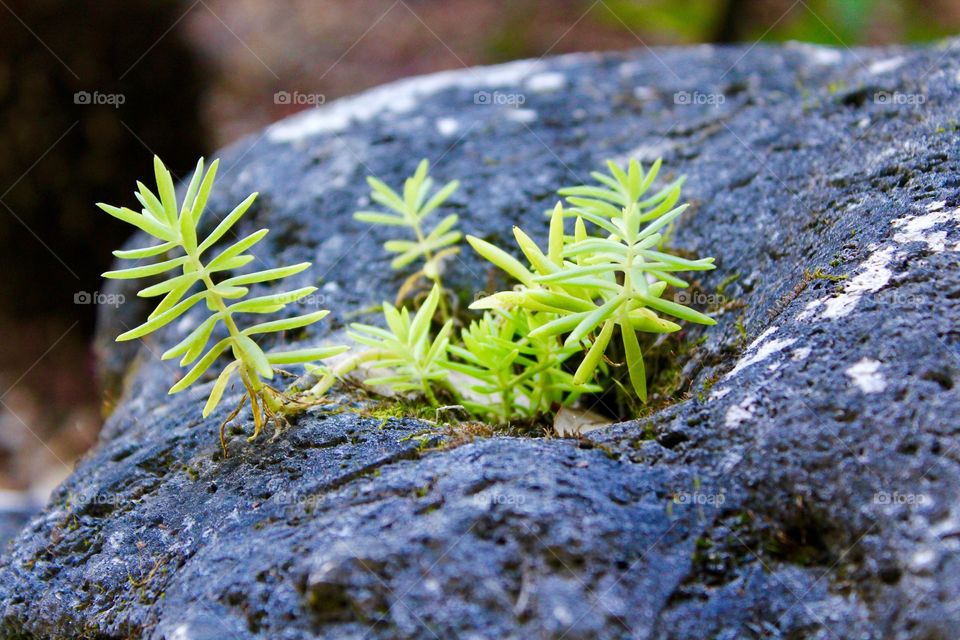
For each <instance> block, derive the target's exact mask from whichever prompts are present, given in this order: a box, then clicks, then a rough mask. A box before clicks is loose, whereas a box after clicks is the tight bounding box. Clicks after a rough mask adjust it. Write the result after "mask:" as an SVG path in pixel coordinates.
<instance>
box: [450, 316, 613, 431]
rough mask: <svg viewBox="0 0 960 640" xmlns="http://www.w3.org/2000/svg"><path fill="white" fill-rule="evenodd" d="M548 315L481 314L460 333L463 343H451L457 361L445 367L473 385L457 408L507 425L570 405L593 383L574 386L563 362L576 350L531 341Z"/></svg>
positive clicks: (541, 340) (550, 340)
mask: <svg viewBox="0 0 960 640" xmlns="http://www.w3.org/2000/svg"><path fill="white" fill-rule="evenodd" d="M551 317H552V315H550V314H538V313H534V312H531V311H528V310H525V309H516V310H513V311H505V310H497V311H495V312H489V311H488V312H485V313H484V314H483V317H482V318H480V319H479V320H475V321H474V322H471V323H470V326H468V327H466V328H464V329H463V331H462V332H461V334H460V339H461V342H462V345H459V344H452V345H450V353H451V354H452V355H454V356H456V357H457V358H458V359H459V361H452V360H451V361H450V362H448V363H447V366H448V367H449V368H450V369H451V370H453V371H456V372H458V373H460V374H462V375H466V376H468V377H469V378H470V379H472V380H473V381H474V384H473V385H472V386H471V387H470V391H471V392H472V394H473V396H474V397H475V398H477V399H469V397H467V396H466V394H465V398H464V399H463V400H462V401H461V404H462V405H463V406H464V407H466V408H467V410H468V411H470V412H471V413H473V414H474V415H479V416H484V417H489V418H493V419H496V420H499V421H509V420H511V419H513V418H515V417H527V418H529V417H534V416H537V415H539V414H545V413H548V412H549V411H551V410H552V409H553V407H554V406H558V405H562V404H572V403H573V402H575V401H576V399H577V398H578V397H579V396H580V395H581V394H583V393H587V392H595V391H600V390H601V388H600V387H599V386H595V385H575V384H574V383H573V375H572V374H571V373H569V372H567V371H565V370H564V369H563V363H564V362H565V361H566V360H568V359H569V358H571V357H572V356H575V355H576V354H577V353H579V352H580V349H579V347H577V346H573V347H566V346H563V345H562V344H561V343H560V341H559V340H557V339H556V338H555V337H545V338H544V337H541V338H533V337H531V335H530V334H531V330H532V329H535V328H537V326H538V325H539V324H541V323H543V322H546V321H547V320H548V319H549V318H551Z"/></svg>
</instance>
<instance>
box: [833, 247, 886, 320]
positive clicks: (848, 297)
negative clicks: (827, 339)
mask: <svg viewBox="0 0 960 640" xmlns="http://www.w3.org/2000/svg"><path fill="white" fill-rule="evenodd" d="M893 259H894V251H893V247H885V248H883V249H881V250H879V251H875V252H874V253H873V254H871V255H870V257H869V258H867V259H866V260H865V261H864V262H863V264H861V265H860V268H861V272H860V273H859V274H858V275H856V276H855V277H854V278H853V279H851V280H850V281H849V282H848V283H847V285H846V286H845V287H844V288H843V291H842V292H841V293H840V295H838V296H836V297H834V298H827V299H826V300H825V301H824V303H823V305H824V307H825V308H824V310H823V314H822V316H821V317H822V318H824V319H832V318H842V317H844V316H847V315H849V314H850V312H851V311H853V310H854V309H855V308H856V306H857V303H858V302H860V298H862V297H863V296H864V295H865V294H867V293H873V292H875V291H879V290H880V289H882V288H883V287H885V286H887V283H888V282H890V278H891V277H892V276H893V272H892V271H890V269H889V267H890V263H891V262H893Z"/></svg>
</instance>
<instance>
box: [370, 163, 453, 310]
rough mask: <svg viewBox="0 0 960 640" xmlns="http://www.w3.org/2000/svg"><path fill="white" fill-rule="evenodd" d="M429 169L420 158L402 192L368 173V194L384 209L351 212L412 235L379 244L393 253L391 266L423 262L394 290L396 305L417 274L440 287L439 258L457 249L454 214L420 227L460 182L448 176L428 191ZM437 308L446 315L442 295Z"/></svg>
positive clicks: (411, 286) (431, 186) (440, 261)
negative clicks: (441, 183)
mask: <svg viewBox="0 0 960 640" xmlns="http://www.w3.org/2000/svg"><path fill="white" fill-rule="evenodd" d="M429 171H430V163H429V162H428V161H427V160H421V161H420V164H419V165H418V166H417V170H416V172H415V173H414V174H413V175H412V176H410V177H409V178H407V180H406V181H405V182H404V185H403V193H402V194H401V193H397V192H396V191H394V190H393V189H391V188H390V187H388V186H387V185H386V184H384V183H383V182H382V181H380V180H378V179H377V178H375V177H373V176H369V177H368V178H367V183H368V184H369V185H370V188H371V191H370V198H371V199H372V200H373V201H374V202H376V203H377V204H379V205H381V206H383V207H385V208H386V209H387V210H388V211H387V212H383V211H357V212H355V213H354V214H353V217H354V218H356V219H357V220H361V221H363V222H369V223H371V224H376V225H382V226H393V227H403V228H406V229H407V230H408V231H410V232H411V233H412V235H413V239H404V238H396V239H391V240H387V241H386V242H385V243H384V245H383V248H384V249H385V250H386V251H387V252H388V253H393V254H396V257H395V258H394V259H393V261H392V262H391V263H390V266H391V267H392V268H393V269H395V270H399V269H403V268H405V267H408V266H410V265H411V264H413V263H415V262H417V261H423V265H422V266H421V267H420V268H419V269H418V270H417V271H416V272H415V273H413V274H412V275H411V276H410V277H409V278H407V280H406V281H405V282H404V283H403V285H402V286H401V287H400V291H399V293H398V294H397V304H398V305H399V304H400V303H401V301H402V300H404V299H405V298H406V297H407V295H408V294H409V293H410V291H411V290H412V288H413V287H414V285H415V284H416V282H417V281H418V280H419V279H420V278H423V277H426V278H427V279H429V280H432V281H433V282H434V284H436V285H437V286H439V287H440V288H441V290H442V289H443V283H442V277H441V274H442V272H443V268H442V263H443V260H444V259H445V258H447V257H449V256H451V255H455V254H457V253H458V252H459V251H460V249H459V248H458V247H457V246H456V245H457V243H458V242H460V240H461V238H462V237H463V234H461V233H460V232H459V231H457V230H456V228H455V227H456V224H457V220H458V217H457V215H456V214H454V213H451V214H449V215H446V216H444V217H443V219H441V220H440V222H438V223H437V224H436V225H434V227H433V228H432V229H430V231H429V232H428V231H427V230H426V229H425V228H424V223H425V222H426V221H427V219H428V218H429V217H430V216H431V214H433V213H434V212H435V211H436V210H437V209H438V208H440V207H441V206H442V205H443V204H444V203H445V202H446V201H447V199H448V198H449V197H450V196H451V195H453V193H454V192H455V191H456V190H457V188H458V187H459V185H460V183H459V181H457V180H452V181H450V182H448V183H447V184H445V185H444V186H443V187H441V188H440V189H439V190H438V191H437V192H436V193H433V195H431V190H432V189H433V178H431V177H430V175H429ZM440 310H441V315H442V316H443V317H444V318H447V317H448V316H449V314H448V312H447V310H446V301H445V300H444V298H443V297H441V299H440Z"/></svg>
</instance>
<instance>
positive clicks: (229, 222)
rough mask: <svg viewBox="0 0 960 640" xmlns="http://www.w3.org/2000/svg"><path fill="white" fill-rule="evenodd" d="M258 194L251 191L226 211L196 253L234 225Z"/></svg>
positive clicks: (207, 246)
mask: <svg viewBox="0 0 960 640" xmlns="http://www.w3.org/2000/svg"><path fill="white" fill-rule="evenodd" d="M210 170H211V171H213V167H210ZM258 195H260V194H259V193H257V192H253V193H251V194H250V195H249V196H247V198H246V200H244V201H243V202H241V203H240V204H238V205H237V206H236V207H235V208H234V209H233V211H231V212H230V213H228V214H227V217H225V218H224V219H223V220H222V221H221V222H220V224H218V225H217V227H216V228H215V229H214V230H213V231H212V232H210V235H209V236H207V238H206V240H204V241H203V242H202V243H200V246H199V247H198V248H197V253H198V254H200V253H203V252H204V251H206V250H207V249H209V248H210V247H211V246H213V244H214V243H215V242H216V241H217V240H219V239H220V238H222V237H223V234H225V233H226V232H227V231H229V230H230V228H231V227H232V226H233V225H234V223H236V221H237V220H239V219H240V217H241V216H242V215H243V214H245V213H246V212H247V209H249V208H250V205H251V204H253V201H254V200H256V199H257V196H258Z"/></svg>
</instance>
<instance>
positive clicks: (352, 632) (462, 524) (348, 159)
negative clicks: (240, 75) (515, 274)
mask: <svg viewBox="0 0 960 640" xmlns="http://www.w3.org/2000/svg"><path fill="white" fill-rule="evenodd" d="M958 68H960V43H958V42H947V43H944V44H942V45H940V46H936V47H933V48H930V49H923V50H891V49H883V50H869V49H860V50H854V51H850V50H834V49H823V48H816V47H810V46H803V45H787V46H784V47H776V48H773V47H766V46H757V47H751V48H745V47H744V48H713V47H697V48H692V49H658V50H655V51H638V52H633V53H625V54H622V55H602V56H595V55H575V56H566V57H561V58H554V59H547V60H543V61H538V62H521V63H514V64H511V65H506V66H501V67H493V68H489V69H468V70H463V71H457V72H454V73H450V74H444V75H441V76H433V77H427V78H420V79H413V80H409V81H404V82H402V83H400V84H396V85H392V86H388V87H384V88H381V89H377V90H374V91H372V92H368V93H366V94H363V95H361V96H358V97H355V98H350V99H346V100H341V101H339V102H337V103H334V104H330V105H327V106H326V107H324V108H322V109H318V110H315V111H310V112H309V113H307V114H304V115H301V116H297V117H294V118H292V119H290V120H287V121H284V122H281V123H279V124H277V125H275V126H274V127H272V128H270V129H268V130H267V131H265V132H264V134H263V135H262V136H259V137H256V138H251V139H248V140H244V141H242V142H240V143H238V144H236V145H235V146H233V147H232V148H230V149H228V150H226V151H225V152H224V154H223V158H224V170H223V172H222V175H223V178H222V180H221V182H220V188H219V190H218V191H217V194H216V198H215V202H214V206H215V210H216V211H217V212H219V213H221V214H222V212H224V211H226V210H227V208H228V207H229V206H230V204H232V203H233V202H235V201H238V200H239V199H240V198H241V197H243V196H244V195H246V194H247V193H248V192H250V191H252V190H259V191H260V192H261V193H262V194H263V195H262V196H261V199H260V201H259V204H258V206H257V208H256V210H255V211H254V212H253V213H252V215H251V216H250V218H251V219H250V220H248V221H247V223H246V224H247V225H248V226H249V227H252V226H253V225H266V226H269V227H270V228H271V229H272V233H271V234H270V236H269V237H268V239H267V241H266V245H267V246H268V247H269V249H270V252H269V253H264V254H263V261H264V262H265V263H266V264H267V265H274V264H279V263H281V262H292V261H297V260H301V259H309V260H312V261H313V262H314V267H313V268H312V269H311V270H309V271H308V272H305V273H304V274H302V276H301V277H300V278H299V280H300V282H301V283H303V284H306V283H308V282H317V281H320V282H321V283H322V284H321V293H322V294H323V295H322V296H318V297H317V299H315V300H312V301H309V303H310V304H316V305H322V306H326V307H329V308H331V309H332V310H333V314H332V318H333V322H332V323H327V324H321V325H320V326H319V327H317V328H316V329H315V330H314V331H315V332H314V333H307V334H306V335H304V336H302V337H301V341H302V342H304V343H316V342H318V341H320V340H323V339H325V338H328V337H329V336H331V335H332V334H333V333H334V332H337V331H339V328H340V327H341V326H342V324H343V323H345V322H347V321H349V320H351V319H352V318H351V317H349V316H348V314H349V313H350V312H351V311H354V310H356V309H361V308H366V307H369V306H370V305H372V304H375V303H377V302H378V301H379V300H381V299H383V298H386V297H390V296H391V295H392V292H393V291H394V290H395V288H396V287H397V285H398V283H399V282H400V280H401V277H402V276H400V275H395V274H392V273H390V271H389V269H388V258H387V257H385V256H383V255H382V253H381V252H380V251H379V243H380V242H381V241H382V239H383V237H382V235H381V233H380V230H371V229H369V228H368V227H367V226H366V225H364V224H361V223H357V222H355V221H353V220H352V219H351V217H350V213H351V212H352V211H353V210H354V209H355V208H357V207H358V206H359V205H361V204H363V202H364V197H365V192H366V188H365V185H364V180H363V178H364V176H365V175H367V174H375V175H377V176H379V177H381V178H382V179H384V180H385V181H387V182H388V183H397V182H398V181H399V180H400V179H401V178H402V177H403V176H405V175H407V174H408V173H409V172H410V171H411V170H412V168H413V167H414V166H415V164H416V162H417V160H418V159H419V158H421V157H428V158H431V159H432V160H433V162H434V174H435V175H436V176H437V177H438V179H441V180H446V179H451V178H454V177H458V178H461V179H462V180H463V182H464V184H463V187H462V188H461V190H460V191H459V192H458V193H457V194H456V195H455V196H454V197H453V200H452V202H453V205H454V207H455V209H456V210H457V211H458V212H459V213H460V214H461V216H462V219H463V227H464V228H465V230H466V231H468V232H470V233H474V234H477V235H480V236H483V237H488V238H494V239H496V240H500V241H503V242H504V243H505V244H506V245H508V246H512V242H510V241H509V239H508V238H509V236H510V227H511V224H513V223H518V222H522V223H523V225H524V226H525V227H526V228H530V229H531V230H532V231H534V232H537V233H540V234H541V235H542V233H543V231H544V230H545V224H546V223H545V219H544V218H543V217H542V216H541V215H540V212H541V211H542V210H543V209H544V208H546V207H547V206H549V205H551V204H552V202H553V199H554V195H553V194H554V190H555V189H556V188H557V187H559V186H562V185H567V184H570V183H573V182H575V181H577V180H578V179H582V178H583V177H585V176H587V174H588V172H589V171H590V170H592V169H595V168H597V167H599V166H600V164H601V162H602V161H603V160H604V159H605V158H607V157H616V158H620V159H623V158H627V157H639V158H640V159H641V160H645V161H649V160H652V159H654V158H655V157H657V156H661V155H662V156H663V157H664V159H665V163H666V166H667V167H668V168H669V171H670V172H671V173H672V174H675V175H679V174H686V175H687V176H688V181H687V186H686V189H685V194H686V197H687V198H688V199H689V200H690V201H691V202H693V204H694V206H693V207H692V209H691V211H690V212H689V213H688V214H687V216H686V218H685V220H684V222H683V224H682V225H681V228H680V229H678V231H677V236H676V240H675V244H676V245H678V246H681V247H683V248H685V249H689V250H691V251H694V252H696V253H699V254H702V255H714V256H717V263H718V265H719V268H718V269H717V270H716V271H715V272H711V273H709V274H707V275H706V276H705V277H704V278H703V279H702V282H701V286H700V288H699V291H700V292H701V294H702V295H703V296H708V295H713V296H714V297H713V298H709V299H708V298H703V299H702V300H699V299H697V300H694V304H695V306H700V307H706V306H709V304H710V303H714V305H713V306H714V311H715V313H718V314H719V315H718V318H719V321H720V322H719V324H718V325H717V326H716V327H714V328H711V329H709V330H707V331H702V330H701V329H699V328H689V329H688V330H687V331H685V334H686V336H685V337H686V338H687V344H688V345H689V344H692V343H693V342H694V341H696V340H697V339H698V338H700V337H701V336H702V337H703V342H702V343H700V344H699V345H698V346H697V347H696V348H686V349H682V350H679V352H678V355H677V356H676V357H677V358H678V359H679V365H680V366H681V367H682V376H683V379H684V380H686V382H685V383H684V384H683V385H681V386H682V388H681V390H680V392H679V393H678V394H677V395H676V396H675V397H674V398H673V399H672V400H670V401H666V402H661V403H660V405H659V408H658V410H657V411H655V412H653V413H650V414H649V415H645V416H643V417H642V418H641V419H639V420H633V421H628V422H624V423H621V424H618V425H615V426H614V427H611V428H609V429H606V430H602V431H597V432H592V433H591V434H590V436H589V437H588V438H583V439H580V440H576V439H542V438H520V437H516V438H510V437H493V438H478V439H476V440H474V441H472V442H467V443H448V446H440V447H436V445H442V444H443V442H444V440H443V434H442V433H441V431H442V430H441V429H439V428H438V427H435V426H432V425H431V424H429V423H425V422H418V421H416V420H412V419H395V418H389V419H381V418H373V417H364V416H362V415H359V414H358V413H356V412H355V411H353V410H351V409H352V408H351V407H350V406H345V407H340V408H341V409H343V411H341V412H339V413H336V412H334V413H329V412H325V411H323V410H321V409H315V410H312V411H311V412H310V413H309V414H308V415H306V416H304V417H303V418H302V419H300V420H299V421H298V422H297V423H296V424H295V426H294V427H293V428H292V429H291V430H289V431H288V432H286V433H285V434H283V435H282V436H281V437H279V438H277V439H276V440H275V441H273V442H270V443H261V444H259V445H256V446H254V445H247V444H246V443H245V442H244V441H243V439H242V438H241V437H240V435H235V436H233V437H232V439H231V446H232V451H233V455H232V456H231V457H230V458H229V459H227V460H223V459H221V456H220V453H219V447H218V443H217V440H216V435H215V430H216V426H217V424H218V422H219V420H218V418H220V417H222V415H220V416H213V417H211V418H210V419H208V420H205V421H204V420H201V419H200V418H199V408H200V403H201V402H202V400H201V399H202V397H203V396H204V395H205V389H204V388H199V389H196V390H194V391H192V392H188V393H185V394H181V395H179V396H175V397H173V398H168V397H167V396H166V395H165V394H166V389H167V387H169V385H170V383H171V381H172V380H173V379H174V375H175V371H174V370H172V369H171V368H169V367H167V366H166V365H165V363H161V362H159V361H158V360H157V359H156V357H155V356H154V355H153V354H155V353H156V352H157V350H158V349H160V348H162V347H163V346H164V345H167V344H170V342H171V341H172V340H173V339H174V338H175V336H176V335H180V334H182V333H183V332H185V331H187V330H188V329H189V324H190V322H195V321H196V320H197V318H196V316H190V317H189V318H190V319H188V320H187V321H185V322H184V323H182V324H180V325H178V326H176V327H172V328H170V330H169V331H167V332H166V333H164V334H161V335H158V336H156V337H154V338H153V339H151V340H150V341H149V342H148V343H147V344H146V346H145V348H143V349H141V350H140V353H139V356H138V357H137V359H136V361H135V362H133V363H131V362H130V358H129V355H122V352H120V351H112V352H110V353H111V354H112V356H113V360H112V363H113V366H114V368H115V373H116V374H117V377H119V372H120V370H121V367H122V368H125V369H126V370H127V373H126V374H125V375H124V377H125V379H126V380H127V383H128V387H129V388H128V389H127V391H126V396H125V398H126V399H125V401H124V402H123V403H122V404H121V405H120V407H119V408H118V410H117V412H116V413H115V414H114V415H113V416H112V418H111V419H110V421H109V423H108V424H107V426H106V428H105V430H104V432H103V435H102V439H101V443H100V445H99V446H98V448H97V449H96V450H95V451H94V452H92V453H91V454H90V455H89V456H88V458H87V459H86V460H85V461H84V462H83V463H81V464H80V465H79V467H78V469H77V471H76V473H75V474H74V475H73V476H72V477H71V478H70V479H69V480H68V481H67V482H66V483H65V484H64V485H63V486H62V487H61V488H60V489H59V490H58V491H57V492H56V493H55V494H54V496H53V498H52V500H51V502H50V504H49V505H48V506H47V507H46V509H45V511H44V512H43V513H42V514H40V515H39V516H37V517H36V518H34V519H33V520H32V521H31V523H30V524H29V525H28V527H27V528H26V529H25V530H24V531H23V532H22V533H21V534H20V536H19V538H18V539H17V540H16V542H15V544H14V546H13V547H12V549H10V550H9V551H8V552H7V553H6V554H5V556H4V558H3V560H2V564H0V631H2V635H4V636H6V637H56V638H68V637H70V638H72V637H91V638H93V637H96V638H125V637H131V636H132V637H149V638H167V639H169V640H173V639H187V638H190V639H206V638H211V639H212V638H226V637H231V638H233V637H237V638H254V637H259V638H290V639H293V638H307V637H324V638H354V637H356V638H359V637H383V638H433V637H437V638H453V637H465V638H531V637H544V638H678V639H680V638H683V639H687V638H689V639H700V638H723V639H732V638H824V639H826V638H856V639H872V638H877V639H880V638H903V639H906V638H924V639H930V640H932V639H938V638H944V639H950V638H956V637H960V610H958V607H960V604H958V603H960V563H958V557H957V550H958V549H960V502H958V495H960V473H958V471H960V469H958V465H960V461H958V458H960V448H958V424H957V416H958V413H960V411H958V410H960V390H958V389H957V388H955V380H956V378H957V373H958V357H960V329H958V328H957V327H958V322H957V321H958V319H960V270H958V266H960V265H958V256H960V254H958V252H957V249H958V243H960V230H958V228H957V227H958V222H960V213H958V212H960V209H958V207H960V179H958V177H957V176H958V164H957V147H958V141H960V138H958V129H960V100H958V98H960V89H958V85H960V80H958V74H957V69H958ZM478 92H484V93H478ZM678 92H683V93H678ZM721 96H722V99H721ZM521 100H522V102H523V103H522V105H521V106H520V107H516V106H511V104H512V103H517V102H520V101H521ZM242 231H243V230H241V232H242ZM261 266H262V265H261ZM487 274H488V269H487V267H486V265H484V264H483V263H482V262H481V261H480V260H478V259H477V258H476V257H475V256H474V255H472V254H471V252H469V251H465V252H464V255H463V257H462V260H460V261H457V262H456V263H455V264H453V265H452V267H451V274H450V278H451V281H452V282H454V283H456V285H457V287H458V288H459V290H460V291H462V294H463V298H464V300H465V301H466V300H469V299H470V298H472V296H473V295H474V294H475V292H476V291H477V290H478V289H480V288H482V287H484V286H485V283H486V280H487ZM735 274H739V277H737V278H736V279H733V280H732V281H730V280H731V277H732V276H734V275H735ZM823 274H833V275H841V276H846V278H845V279H839V280H838V279H829V278H825V277H823ZM725 281H727V284H726V285H725V286H723V287H722V290H721V293H719V294H718V293H716V288H717V287H718V286H720V285H721V283H724V282H725ZM128 299H131V298H130V297H129V296H128ZM698 300H699V301H701V302H703V304H700V305H697V304H696V303H697V302H698ZM139 313H142V310H138V309H137V308H136V307H135V306H134V305H132V304H129V305H125V306H124V307H123V308H122V309H121V310H120V311H119V312H118V313H111V314H105V315H104V317H103V319H102V323H101V326H102V332H103V334H104V335H116V333H118V332H119V331H120V330H122V328H123V327H124V326H127V325H130V326H132V325H133V323H135V322H136V321H137V317H138V314H139ZM328 408H330V407H328ZM453 444H457V446H453Z"/></svg>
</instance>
